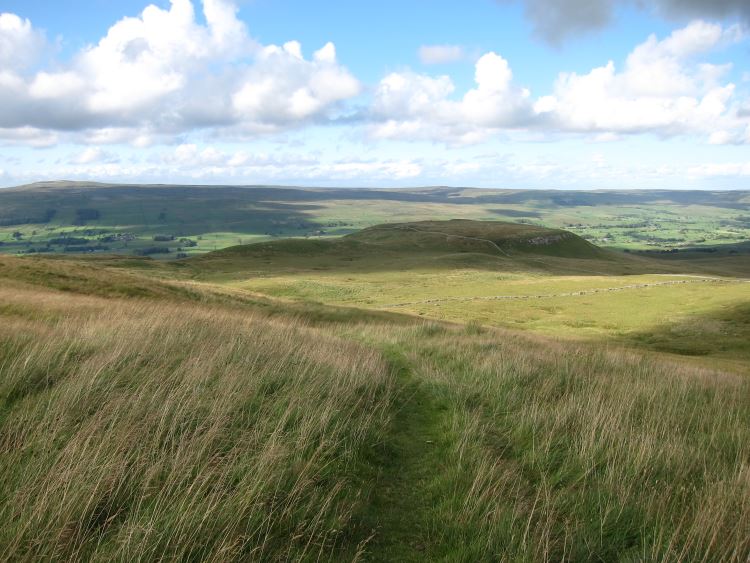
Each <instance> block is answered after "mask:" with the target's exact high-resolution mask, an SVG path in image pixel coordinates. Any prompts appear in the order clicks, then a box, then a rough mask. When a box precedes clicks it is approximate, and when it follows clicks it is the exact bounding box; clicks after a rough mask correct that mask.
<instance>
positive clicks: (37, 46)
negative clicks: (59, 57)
mask: <svg viewBox="0 0 750 563" xmlns="http://www.w3.org/2000/svg"><path fill="white" fill-rule="evenodd" d="M44 45H45V39H44V34H42V33H41V32H39V31H37V30H35V29H34V28H33V27H32V25H31V22H30V21H29V20H27V19H21V18H20V17H18V16H17V15H15V14H9V13H0V69H3V70H5V71H7V70H8V69H21V68H25V67H26V66H28V65H29V64H30V63H32V62H33V61H34V60H35V59H36V57H37V56H38V55H39V54H40V52H41V51H42V49H43V48H44Z"/></svg>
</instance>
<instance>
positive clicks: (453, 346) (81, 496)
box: [0, 243, 750, 562]
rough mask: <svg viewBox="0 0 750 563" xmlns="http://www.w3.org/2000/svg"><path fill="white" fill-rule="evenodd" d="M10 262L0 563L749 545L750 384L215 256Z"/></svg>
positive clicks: (625, 551) (747, 550) (655, 551)
mask: <svg viewBox="0 0 750 563" xmlns="http://www.w3.org/2000/svg"><path fill="white" fill-rule="evenodd" d="M357 244H361V243H357ZM362 246H368V245H362ZM256 250H257V249H256ZM272 259H273V258H272ZM1 260H2V263H1V264H0V265H1V266H2V267H0V279H1V280H2V283H0V452H1V455H0V520H1V521H3V522H4V523H5V525H4V526H2V527H0V557H2V558H3V559H11V560H40V559H64V560H97V561H105V560H106V561H109V560H113V559H114V560H137V559H149V560H154V559H209V560H223V561H227V560H237V561H239V560H336V561H339V560H362V561H424V560H431V561H441V560H442V561H467V562H468V561H478V560H518V561H560V560H576V561H579V560H592V561H593V560H644V559H645V560H683V561H684V560H707V561H710V560H716V561H719V560H721V561H737V562H740V561H743V562H744V561H746V560H747V558H748V556H749V555H750V539H749V538H750V533H748V532H750V530H749V529H748V522H750V474H749V473H748V467H750V449H749V447H748V444H750V380H748V378H747V377H743V376H740V375H737V374H733V373H729V372H724V371H721V370H717V369H707V368H701V367H697V366H695V365H692V364H690V363H685V362H677V363H676V362H672V361H669V360H666V359H664V358H663V357H661V356H658V355H652V354H649V353H646V352H636V351H627V350H623V349H619V348H617V347H613V346H611V345H608V346H603V345H601V343H585V342H578V343H571V342H567V341H562V340H557V339H554V338H550V337H545V336H538V335H532V334H529V333H519V332H514V331H509V330H506V329H498V328H490V327H483V326H481V325H479V324H477V323H469V324H466V325H464V324H454V323H440V322H435V321H423V320H421V319H419V318H416V317H413V316H405V315H398V314H393V313H387V312H368V311H367V310H362V309H355V310H353V309H343V310H342V309H339V308H338V307H333V306H327V305H321V304H317V305H316V304H311V303H309V302H305V301H302V300H299V301H297V302H289V301H285V300H274V299H272V298H269V297H262V296H259V295H258V294H257V293H249V292H247V291H245V290H242V289H241V288H237V287H232V286H227V285H217V284H215V283H210V282H206V281H202V282H201V281H198V280H196V279H191V278H190V276H195V275H196V274H197V273H198V272H199V268H206V269H208V268H210V267H211V266H212V265H213V264H212V263H211V261H210V260H202V261H197V262H196V263H192V264H189V265H188V266H179V267H178V266H171V265H170V266H165V265H156V266H153V267H151V268H145V267H135V266H143V265H144V264H147V263H148V261H142V262H139V261H133V262H132V263H130V264H125V263H123V262H122V261H121V260H119V259H114V260H103V261H98V260H86V261H80V260H74V259H68V260H53V259H44V258H32V257H23V258H22V257H5V258H1ZM181 268H182V269H181ZM214 274H215V273H211V272H209V271H207V270H205V271H204V276H205V277H206V278H208V277H210V276H211V275H214ZM402 279H403V278H402ZM136 288H137V291H136Z"/></svg>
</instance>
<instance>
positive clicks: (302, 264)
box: [172, 220, 750, 372]
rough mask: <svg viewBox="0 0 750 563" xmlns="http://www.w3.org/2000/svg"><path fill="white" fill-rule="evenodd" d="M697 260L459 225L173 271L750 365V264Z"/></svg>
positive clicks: (258, 289)
mask: <svg viewBox="0 0 750 563" xmlns="http://www.w3.org/2000/svg"><path fill="white" fill-rule="evenodd" d="M695 254H696V256H695V257H694V259H672V258H671V256H673V255H669V256H670V259H664V258H661V257H660V258H658V259H657V258H653V257H644V256H636V255H633V254H623V253H616V252H611V251H607V250H603V249H600V248H597V247H595V246H593V245H591V244H590V243H588V242H587V241H585V240H583V239H581V238H580V237H577V236H576V235H573V234H571V233H567V232H565V231H559V230H551V229H545V228H542V227H535V226H528V225H519V224H512V223H504V222H488V221H481V222H480V221H467V220H460V221H446V222H439V221H433V222H415V223H403V224H391V225H383V226H375V227H371V228H368V229H365V230H363V231H361V232H359V233H355V234H352V235H347V236H345V237H342V238H340V239H333V240H304V239H290V240H280V241H272V242H267V243H258V244H253V245H245V246H238V247H231V248H227V249H224V250H222V251H218V252H213V253H209V254H206V255H203V256H200V257H196V258H192V259H189V260H185V261H179V262H177V263H174V264H173V265H172V267H173V269H174V270H175V271H176V272H179V275H181V276H184V277H185V278H189V279H197V280H203V281H207V282H211V283H217V284H221V285H222V286H227V287H232V288H235V289H240V290H249V291H252V292H255V293H259V294H263V295H268V296H272V297H275V298H281V299H285V300H289V301H291V302H297V303H309V302H311V301H312V302H322V303H327V304H332V305H344V306H347V307H358V308H366V309H369V310H378V311H393V312H399V313H408V314H412V315H417V316H421V317H424V318H431V319H435V320H445V321H454V322H469V321H474V322H478V323H480V324H483V325H490V326H498V327H500V326H502V327H507V328H514V329H523V330H528V331H533V332H536V333H542V334H547V335H552V336H557V337H570V338H575V339H581V338H584V339H587V340H589V341H594V342H602V341H614V342H618V343H620V344H623V345H629V346H638V347H645V348H649V349H652V350H656V351H660V352H664V353H669V354H676V355H678V356H690V357H691V358H694V359H698V360H700V361H701V362H703V363H704V364H705V365H713V364H715V363H716V362H719V364H720V365H722V366H724V367H726V368H731V369H735V370H739V371H743V372H750V368H749V367H748V365H750V350H749V349H748V347H747V346H746V344H745V343H746V342H747V340H748V339H750V326H749V325H748V323H747V315H746V313H745V309H744V306H745V305H746V304H747V302H748V292H749V291H750V282H749V281H748V278H750V261H748V260H746V259H745V258H744V257H742V256H738V255H734V254H727V253H723V254H718V255H716V256H714V255H713V253H709V254H707V253H695ZM707 256H708V257H707Z"/></svg>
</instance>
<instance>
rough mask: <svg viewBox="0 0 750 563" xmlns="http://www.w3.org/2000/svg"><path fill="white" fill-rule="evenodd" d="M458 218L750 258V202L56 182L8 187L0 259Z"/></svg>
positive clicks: (0, 221) (244, 240)
mask: <svg viewBox="0 0 750 563" xmlns="http://www.w3.org/2000/svg"><path fill="white" fill-rule="evenodd" d="M456 218H463V219H478V220H504V221H513V222H522V223H528V224H538V225H543V226H547V227H552V228H564V229H567V230H569V231H571V232H574V233H576V234H578V235H580V236H581V237H583V238H585V239H586V240H589V241H590V242H593V243H594V244H597V245H599V246H604V247H612V248H619V249H628V250H638V251H656V252H660V251H662V250H672V249H686V248H693V247H697V248H703V249H704V250H712V249H714V248H715V247H717V246H724V247H726V248H729V246H728V245H738V246H737V247H736V250H737V251H738V252H747V251H748V247H747V244H746V243H747V241H748V239H750V193H748V192H747V191H732V192H705V191H627V192H616V191H592V192H564V191H550V190H527V191H518V190H480V189H465V188H441V187H438V188H422V189H409V190H406V189H389V190H386V189H377V190H376V189H343V188H342V189H304V188H282V187H273V186H247V187H242V186H161V185H154V186H141V185H109V184H96V183H81V182H78V183H74V182H46V183H38V184H32V185H29V186H24V187H20V188H6V189H2V190H0V252H4V253H19V252H21V253H36V252H44V253H47V252H54V253H71V252H95V253H106V252H115V253H126V254H139V253H144V252H152V253H153V254H152V255H153V256H154V257H156V258H175V257H176V256H177V255H180V256H182V255H193V254H196V253H205V252H209V251H213V250H217V249H221V248H225V247H228V246H234V245H238V244H248V243H251V242H255V241H258V240H271V239H274V238H284V237H315V238H321V237H322V238H327V237H332V236H340V235H343V234H348V233H351V232H354V231H357V230H360V229H362V228H366V227H370V226H373V225H377V224H383V223H393V222H406V221H416V220H427V219H439V220H442V219H456ZM154 237H157V238H158V237H167V238H169V237H172V240H154Z"/></svg>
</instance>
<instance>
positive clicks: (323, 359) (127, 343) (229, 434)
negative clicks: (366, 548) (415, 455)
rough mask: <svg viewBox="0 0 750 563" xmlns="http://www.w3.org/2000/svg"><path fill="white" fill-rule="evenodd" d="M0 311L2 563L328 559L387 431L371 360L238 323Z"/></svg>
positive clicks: (125, 313)
mask: <svg viewBox="0 0 750 563" xmlns="http://www.w3.org/2000/svg"><path fill="white" fill-rule="evenodd" d="M0 302H2V303H3V306H4V309H3V314H2V317H3V322H2V324H0V327H1V328H0V401H2V403H3V404H4V406H3V409H2V411H0V412H1V413H2V414H1V415H0V416H2V419H0V420H1V422H2V426H0V450H1V451H2V455H1V456H0V459H1V461H0V469H1V470H0V474H1V475H2V477H0V491H1V492H0V498H2V499H3V502H2V504H1V505H0V519H1V520H2V521H3V522H5V524H4V525H3V527H2V529H1V530H0V554H1V555H0V557H2V558H12V559H28V560H39V559H52V558H57V559H65V560H71V559H74V560H75V559H96V560H111V559H113V558H114V559H120V560H142V559H147V560H153V559H157V558H169V559H171V558H177V559H194V558H199V559H203V558H209V559H215V560H227V559H236V558H249V559H264V558H278V559H287V558H315V557H317V556H319V555H323V554H330V553H335V550H336V549H337V548H338V547H339V544H340V543H341V542H340V541H339V540H338V538H339V537H340V535H341V533H342V531H343V530H346V528H347V525H348V520H349V518H350V516H351V514H352V511H353V510H354V509H355V507H356V503H357V502H358V494H359V491H358V490H357V485H355V484H354V481H353V479H352V478H351V472H352V470H353V469H352V468H353V467H355V466H356V464H357V462H358V461H357V460H358V456H359V452H360V450H362V448H363V447H365V446H366V445H367V446H369V445H370V444H371V443H372V442H373V441H377V440H378V439H379V438H378V436H379V433H380V432H381V431H382V428H383V427H384V426H385V423H386V422H387V418H388V410H389V401H390V394H391V386H392V384H391V380H390V379H389V378H388V370H387V369H386V365H385V364H384V362H383V361H382V359H381V358H380V357H379V355H378V354H377V353H376V352H374V351H372V350H369V349H366V348H365V347H363V346H360V345H357V344H354V343H351V342H345V341H341V340H339V339H336V338H333V337H332V336H330V335H327V334H324V333H322V332H321V331H320V330H316V329H311V328H307V327H305V326H302V325H301V324H300V323H292V322H282V321H270V320H267V319H263V318H260V317H253V316H252V315H248V314H247V312H246V311H244V312H240V313H237V312H232V311H230V310H226V309H220V308H207V307H202V306H196V305H192V306H185V305H182V306H180V305H175V304H170V303H156V302H153V301H140V302H138V301H136V302H126V301H119V300H104V299H101V298H95V297H84V296H71V295H66V294H62V293H54V292H45V291H36V292H33V291H30V290H11V291H2V292H1V293H0ZM347 547H348V546H347Z"/></svg>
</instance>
